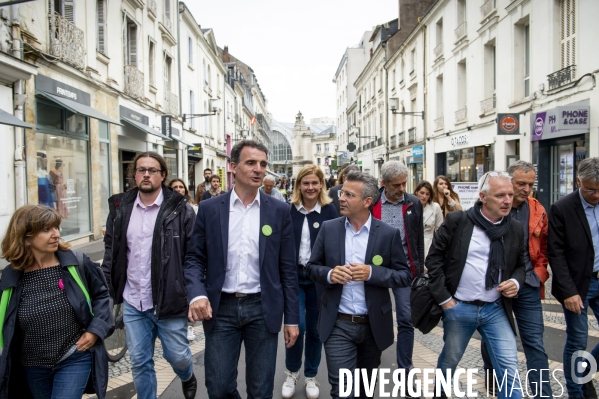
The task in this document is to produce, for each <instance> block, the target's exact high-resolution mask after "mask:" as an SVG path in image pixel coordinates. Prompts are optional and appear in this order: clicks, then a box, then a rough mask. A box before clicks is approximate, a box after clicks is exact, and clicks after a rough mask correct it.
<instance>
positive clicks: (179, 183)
mask: <svg viewBox="0 0 599 399" xmlns="http://www.w3.org/2000/svg"><path fill="white" fill-rule="evenodd" d="M168 186H169V187H170V188H172V189H174V190H175V191H177V192H178V193H179V194H181V195H183V196H184V197H187V199H188V200H189V205H191V207H192V208H193V210H194V212H195V213H198V205H197V204H195V203H194V201H193V199H192V198H191V194H190V193H189V190H188V189H187V184H185V182H184V181H183V179H179V178H174V179H172V180H171V181H170V182H168ZM200 186H201V184H200Z"/></svg>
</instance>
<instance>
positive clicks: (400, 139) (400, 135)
mask: <svg viewBox="0 0 599 399" xmlns="http://www.w3.org/2000/svg"><path fill="white" fill-rule="evenodd" d="M405 136H406V134H405V132H401V133H398V134H397V146H398V147H403V146H404V145H406V139H405Z"/></svg>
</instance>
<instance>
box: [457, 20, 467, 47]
mask: <svg viewBox="0 0 599 399" xmlns="http://www.w3.org/2000/svg"><path fill="white" fill-rule="evenodd" d="M454 32H455V40H456V42H457V41H458V40H460V39H461V38H463V37H464V36H466V21H464V22H462V23H461V24H459V25H458V27H457V28H455V31H454Z"/></svg>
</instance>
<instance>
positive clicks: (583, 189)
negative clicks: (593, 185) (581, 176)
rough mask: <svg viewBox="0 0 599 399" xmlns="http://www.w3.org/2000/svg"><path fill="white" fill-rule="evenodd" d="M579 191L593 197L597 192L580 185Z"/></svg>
mask: <svg viewBox="0 0 599 399" xmlns="http://www.w3.org/2000/svg"><path fill="white" fill-rule="evenodd" d="M580 189H581V190H582V191H584V192H585V193H587V194H589V195H595V194H597V192H598V190H592V189H590V188H585V187H584V186H583V185H582V184H581V185H580Z"/></svg>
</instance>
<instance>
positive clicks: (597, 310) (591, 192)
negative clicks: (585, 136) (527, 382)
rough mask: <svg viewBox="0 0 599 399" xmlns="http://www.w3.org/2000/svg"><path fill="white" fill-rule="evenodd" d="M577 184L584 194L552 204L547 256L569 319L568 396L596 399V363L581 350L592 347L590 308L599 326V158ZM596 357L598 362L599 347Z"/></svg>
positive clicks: (589, 162) (581, 168)
mask: <svg viewBox="0 0 599 399" xmlns="http://www.w3.org/2000/svg"><path fill="white" fill-rule="evenodd" d="M576 181H577V183H578V187H580V188H579V189H578V190H575V191H574V192H573V193H571V194H568V195H566V196H565V197H563V198H562V199H560V200H559V201H557V202H555V203H554V204H553V205H551V210H550V211H549V248H548V251H547V253H548V257H549V264H550V265H551V270H552V271H553V282H552V284H551V293H552V294H553V296H555V298H556V299H557V300H558V301H560V302H561V304H562V307H563V310H564V316H565V319H566V345H565V347H564V363H563V364H564V375H565V377H566V387H567V388H568V396H569V397H570V398H592V397H595V398H596V397H597V395H596V393H595V389H594V387H593V380H592V379H590V378H584V377H585V376H586V375H587V374H588V369H587V370H586V371H585V368H588V367H589V366H590V362H589V361H588V359H585V358H584V357H583V355H582V354H581V353H578V351H584V350H586V347H587V338H588V329H589V326H588V323H587V318H588V314H587V312H588V308H589V306H590V307H591V309H592V310H593V313H594V314H595V318H596V319H597V320H598V321H599V317H598V315H599V281H598V272H599V223H598V219H599V207H598V206H597V204H599V158H587V159H585V160H583V161H582V162H580V164H579V165H578V176H577V179H576ZM585 353H586V352H585ZM591 354H592V356H593V357H594V359H595V362H596V361H597V357H598V355H599V345H596V346H595V347H594V348H593V350H592V351H591ZM584 363H587V365H586V366H585V364H584ZM582 371H585V372H584V373H583V372H582ZM593 372H594V371H593Z"/></svg>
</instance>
